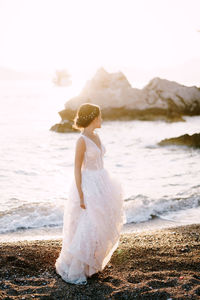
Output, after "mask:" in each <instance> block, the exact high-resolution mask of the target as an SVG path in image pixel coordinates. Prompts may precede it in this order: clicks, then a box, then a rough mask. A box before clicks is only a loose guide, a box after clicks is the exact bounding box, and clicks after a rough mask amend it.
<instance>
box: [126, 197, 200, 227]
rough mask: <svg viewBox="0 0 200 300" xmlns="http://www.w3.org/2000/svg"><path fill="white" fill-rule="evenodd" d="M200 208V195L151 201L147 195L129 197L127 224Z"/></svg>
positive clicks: (127, 202) (127, 201) (127, 200)
mask: <svg viewBox="0 0 200 300" xmlns="http://www.w3.org/2000/svg"><path fill="white" fill-rule="evenodd" d="M199 206H200V195H199V194H193V195H190V196H189V197H183V196H182V197H181V196H179V197H174V198H171V199H170V198H168V197H165V198H160V199H155V200H154V199H151V198H149V197H147V196H145V195H141V194H140V195H137V196H135V197H129V198H128V199H126V201H125V210H126V219H127V223H140V222H144V221H148V220H150V219H152V217H155V216H157V217H161V216H162V215H164V214H166V213H168V214H169V213H170V212H177V211H180V210H185V209H190V208H197V207H199Z"/></svg>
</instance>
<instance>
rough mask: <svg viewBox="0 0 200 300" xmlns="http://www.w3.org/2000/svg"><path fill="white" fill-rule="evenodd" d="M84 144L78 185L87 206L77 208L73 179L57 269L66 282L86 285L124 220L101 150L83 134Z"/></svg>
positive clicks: (114, 244) (117, 186)
mask: <svg viewBox="0 0 200 300" xmlns="http://www.w3.org/2000/svg"><path fill="white" fill-rule="evenodd" d="M80 136H81V137H82V138H83V139H84V141H85V144H86V151H85V153H84V160H83V164H82V169H81V174H82V182H81V187H82V191H83V195H84V203H85V206H86V209H83V208H81V207H80V198H79V193H78V190H77V187H76V183H75V179H74V180H73V181H72V183H71V186H70V189H69V192H68V199H67V201H66V204H65V208H64V220H63V241H62V249H61V252H60V255H59V257H58V258H57V260H56V263H55V267H56V272H57V273H58V274H59V275H60V276H61V277H62V279H63V280H64V281H66V282H69V283H73V284H87V277H89V276H91V275H92V274H94V273H97V272H98V271H102V270H103V269H104V267H105V266H106V264H107V263H108V262H109V260H110V258H111V256H112V254H113V252H114V251H115V250H116V248H117V247H118V245H119V238H120V232H121V229H122V226H123V224H125V223H126V215H125V212H124V200H123V189H122V186H121V183H120V182H119V181H118V179H117V178H116V177H113V176H111V175H110V173H109V172H108V171H107V170H106V169H105V168H104V164H103V155H104V154H105V152H106V149H105V146H104V145H103V144H102V143H101V149H100V148H99V147H98V146H97V145H96V143H94V142H93V141H92V140H91V139H90V138H89V137H87V136H85V135H84V134H83V133H81V134H80Z"/></svg>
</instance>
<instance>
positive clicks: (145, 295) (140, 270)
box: [0, 224, 200, 300]
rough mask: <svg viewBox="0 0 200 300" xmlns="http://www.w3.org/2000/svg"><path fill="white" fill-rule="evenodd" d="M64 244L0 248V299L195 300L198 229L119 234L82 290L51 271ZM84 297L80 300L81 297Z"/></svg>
mask: <svg viewBox="0 0 200 300" xmlns="http://www.w3.org/2000/svg"><path fill="white" fill-rule="evenodd" d="M61 245H62V239H55V240H53V239H48V240H33V241H26V240H24V241H18V242H3V243H0V248H1V249H0V250H1V256H0V271H1V272H0V282H1V283H0V299H32V298H34V299H59V300H60V299H77V300H78V299H81V300H82V299H99V300H100V299H132V298H134V299H170V298H171V299H177V298H181V299H198V297H199V296H200V224H193V225H185V226H178V227H173V228H165V229H160V230H158V229H157V230H149V231H140V232H134V233H133V232H131V233H122V234H121V236H120V243H119V247H118V248H117V249H116V250H115V252H114V253H113V255H112V257H111V260H110V262H109V263H108V264H107V266H106V267H105V268H104V270H103V271H102V272H98V273H96V274H94V275H92V277H91V278H88V284H87V285H85V286H81V285H78V286H76V285H73V284H69V283H66V282H65V281H63V280H62V279H61V277H60V276H59V275H58V274H57V273H56V272H55V267H54V265H55V260H56V258H57V257H58V255H59V252H60V249H61ZM81 297H82V298H81Z"/></svg>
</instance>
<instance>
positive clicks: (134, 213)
mask: <svg viewBox="0 0 200 300" xmlns="http://www.w3.org/2000/svg"><path fill="white" fill-rule="evenodd" d="M199 206H200V195H199V194H196V193H195V194H193V195H190V196H188V197H183V195H180V194H179V195H177V197H174V198H169V197H167V196H166V197H163V198H160V199H157V200H154V199H150V198H149V197H147V196H145V195H142V194H138V195H136V196H133V197H129V198H127V199H125V214H126V220H127V223H140V222H144V221H148V220H150V219H152V218H153V217H162V216H166V215H167V216H169V218H170V213H171V214H172V215H173V214H174V213H175V212H178V211H181V210H186V209H191V208H197V207H199ZM63 213H64V199H63V200H62V201H60V202H58V203H54V202H42V203H38V202H34V203H30V204H29V203H25V204H23V205H20V206H18V207H15V208H12V209H9V210H6V211H2V212H0V233H1V234H3V233H8V232H15V231H19V230H22V229H23V230H26V229H33V228H45V227H46V228H52V227H62V225H63Z"/></svg>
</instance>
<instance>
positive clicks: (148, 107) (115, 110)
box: [59, 68, 200, 125]
mask: <svg viewBox="0 0 200 300" xmlns="http://www.w3.org/2000/svg"><path fill="white" fill-rule="evenodd" d="M84 102H91V103H94V104H98V105H100V107H101V110H102V118H103V119H104V120H119V119H121V120H131V119H139V120H158V119H163V120H166V121H169V122H173V121H184V119H183V116H184V115H199V114H200V89H199V88H197V87H195V86H193V87H186V86H183V85H180V84H178V83H176V82H174V81H169V80H166V79H160V78H154V79H152V80H151V81H150V82H149V84H148V85H146V86H145V87H144V88H143V89H136V88H132V86H131V84H130V83H129V82H128V80H127V78H126V77H125V75H124V74H123V73H122V72H117V73H108V72H106V71H105V70H104V69H103V68H101V69H99V70H98V71H97V73H96V74H95V76H94V77H93V78H92V79H91V80H89V81H88V82H87V83H86V85H85V87H84V88H83V90H82V92H81V93H80V95H79V96H77V97H74V98H72V99H70V100H68V101H67V102H66V104H65V109H64V110H62V111H60V112H59V115H60V116H61V119H62V122H61V124H63V125H64V123H63V121H64V120H68V121H69V122H72V120H73V118H74V116H75V113H76V110H77V108H78V107H79V105H81V104H82V103H84Z"/></svg>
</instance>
